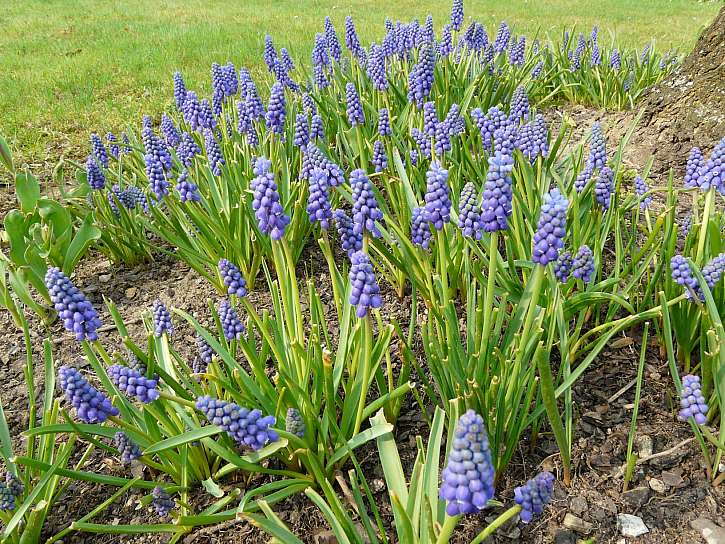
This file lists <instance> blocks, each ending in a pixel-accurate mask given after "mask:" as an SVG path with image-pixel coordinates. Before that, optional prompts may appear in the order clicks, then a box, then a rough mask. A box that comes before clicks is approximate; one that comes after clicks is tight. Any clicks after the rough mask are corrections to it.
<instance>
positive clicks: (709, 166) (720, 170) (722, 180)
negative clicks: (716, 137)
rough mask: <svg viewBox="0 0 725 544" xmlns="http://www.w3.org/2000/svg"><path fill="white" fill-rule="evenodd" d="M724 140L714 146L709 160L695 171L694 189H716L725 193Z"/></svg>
mask: <svg viewBox="0 0 725 544" xmlns="http://www.w3.org/2000/svg"><path fill="white" fill-rule="evenodd" d="M724 163H725V138H723V139H722V140H720V142H719V143H718V144H717V145H716V146H715V149H713V150H712V153H710V158H709V159H707V161H706V162H705V163H704V164H703V165H702V166H701V167H700V168H698V169H697V177H696V179H695V187H698V188H699V189H700V190H702V191H707V190H709V189H717V190H718V191H719V192H721V193H725V164H724Z"/></svg>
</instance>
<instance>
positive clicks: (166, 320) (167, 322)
mask: <svg viewBox="0 0 725 544" xmlns="http://www.w3.org/2000/svg"><path fill="white" fill-rule="evenodd" d="M153 322H154V336H156V337H158V338H161V337H162V336H163V335H164V333H165V334H167V335H168V336H171V335H172V334H173V333H174V325H173V324H172V323H171V314H170V313H169V310H167V309H166V305H165V304H164V303H163V302H161V301H160V300H159V299H156V300H154V308H153Z"/></svg>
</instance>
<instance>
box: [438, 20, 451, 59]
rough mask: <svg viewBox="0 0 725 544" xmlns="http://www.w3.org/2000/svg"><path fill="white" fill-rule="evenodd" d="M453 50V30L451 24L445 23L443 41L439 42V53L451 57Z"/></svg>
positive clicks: (444, 56)
mask: <svg viewBox="0 0 725 544" xmlns="http://www.w3.org/2000/svg"><path fill="white" fill-rule="evenodd" d="M452 52H453V32H452V27H451V25H445V26H444V27H443V32H442V34H441V41H440V43H439V44H438V54H439V55H440V56H441V57H443V58H446V57H450V56H451V53H452Z"/></svg>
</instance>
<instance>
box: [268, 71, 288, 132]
mask: <svg viewBox="0 0 725 544" xmlns="http://www.w3.org/2000/svg"><path fill="white" fill-rule="evenodd" d="M286 108H287V103H286V101H285V98H284V85H282V84H281V83H280V82H279V81H278V82H277V83H275V84H274V85H272V90H271V94H270V97H269V106H268V107H267V114H266V116H265V119H266V124H267V128H268V129H270V130H271V131H272V132H276V133H277V134H282V129H283V127H284V120H285V117H286V115H287V112H286Z"/></svg>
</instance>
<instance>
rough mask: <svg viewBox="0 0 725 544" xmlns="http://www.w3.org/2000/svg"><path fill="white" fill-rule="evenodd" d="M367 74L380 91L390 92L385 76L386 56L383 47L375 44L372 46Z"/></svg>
mask: <svg viewBox="0 0 725 544" xmlns="http://www.w3.org/2000/svg"><path fill="white" fill-rule="evenodd" d="M367 73H368V77H369V78H370V81H372V82H373V86H374V87H375V88H376V89H377V90H378V91H387V90H388V77H387V75H386V74H385V55H384V54H383V49H382V47H380V46H378V45H377V44H375V43H373V44H372V45H370V55H369V57H368V65H367Z"/></svg>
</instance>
